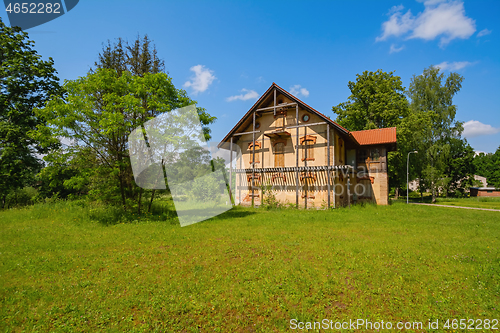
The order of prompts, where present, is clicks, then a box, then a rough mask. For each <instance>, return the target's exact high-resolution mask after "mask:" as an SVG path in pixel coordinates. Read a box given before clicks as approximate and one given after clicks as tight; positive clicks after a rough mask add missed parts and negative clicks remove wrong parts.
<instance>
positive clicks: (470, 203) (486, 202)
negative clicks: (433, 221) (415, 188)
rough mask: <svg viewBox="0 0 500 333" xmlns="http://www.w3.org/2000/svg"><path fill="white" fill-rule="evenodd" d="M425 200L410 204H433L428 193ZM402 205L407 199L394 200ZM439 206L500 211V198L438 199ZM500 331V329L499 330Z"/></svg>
mask: <svg viewBox="0 0 500 333" xmlns="http://www.w3.org/2000/svg"><path fill="white" fill-rule="evenodd" d="M426 194H427V195H426V196H424V198H423V200H421V199H420V197H417V195H415V196H413V197H412V196H411V195H410V202H417V203H419V202H423V203H431V199H432V197H431V195H430V194H428V193H426ZM393 201H397V202H400V203H406V197H400V198H399V199H398V200H394V199H393ZM436 204H437V205H449V206H462V207H475V208H488V209H499V210H500V198H496V197H470V198H444V197H438V198H436ZM499 329H500V328H499Z"/></svg>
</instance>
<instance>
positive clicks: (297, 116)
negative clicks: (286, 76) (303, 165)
mask: <svg viewBox="0 0 500 333" xmlns="http://www.w3.org/2000/svg"><path fill="white" fill-rule="evenodd" d="M295 121H296V122H297V125H298V124H299V105H298V104H296V105H295ZM295 167H296V168H297V171H295V204H296V205H297V209H298V208H299V127H297V143H296V146H295Z"/></svg>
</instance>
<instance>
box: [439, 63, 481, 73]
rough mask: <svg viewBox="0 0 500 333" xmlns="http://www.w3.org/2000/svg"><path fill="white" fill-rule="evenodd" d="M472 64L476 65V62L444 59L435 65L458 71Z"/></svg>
mask: <svg viewBox="0 0 500 333" xmlns="http://www.w3.org/2000/svg"><path fill="white" fill-rule="evenodd" d="M471 65H474V63H473V62H469V61H455V62H448V61H443V62H442V63H440V64H439V65H435V66H434V67H439V69H441V70H442V71H445V70H450V71H458V70H460V69H462V68H465V67H467V66H471Z"/></svg>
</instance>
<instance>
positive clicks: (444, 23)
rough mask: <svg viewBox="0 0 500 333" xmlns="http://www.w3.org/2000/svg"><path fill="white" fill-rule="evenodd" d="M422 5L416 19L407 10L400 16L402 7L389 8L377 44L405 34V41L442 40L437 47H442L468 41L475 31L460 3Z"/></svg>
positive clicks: (471, 21)
mask: <svg viewBox="0 0 500 333" xmlns="http://www.w3.org/2000/svg"><path fill="white" fill-rule="evenodd" d="M424 6H425V9H424V11H423V12H422V13H419V14H417V16H413V15H412V14H411V11H410V10H408V11H407V12H406V13H405V14H403V13H402V11H403V8H402V6H399V7H393V8H391V9H390V10H389V15H390V17H389V20H388V21H386V22H384V23H382V31H383V32H382V35H381V36H379V37H377V38H376V41H382V40H386V39H387V38H389V37H390V36H396V37H399V36H403V35H405V34H406V37H405V38H406V39H412V38H420V39H424V40H434V39H436V38H438V37H441V39H440V45H441V46H445V45H446V44H448V43H449V42H450V41H452V40H453V39H456V38H461V39H467V38H469V37H470V36H472V34H474V32H475V31H476V23H475V21H474V20H473V19H471V18H469V17H467V16H465V9H464V4H463V2H461V1H436V0H431V1H426V2H424ZM407 33H408V34H407Z"/></svg>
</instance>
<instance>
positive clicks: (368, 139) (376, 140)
mask: <svg viewBox="0 0 500 333" xmlns="http://www.w3.org/2000/svg"><path fill="white" fill-rule="evenodd" d="M351 134H352V136H354V138H355V139H356V141H358V143H359V144H360V145H362V146H364V145H378V144H383V143H396V127H389V128H377V129H371V130H365V131H353V132H351Z"/></svg>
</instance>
